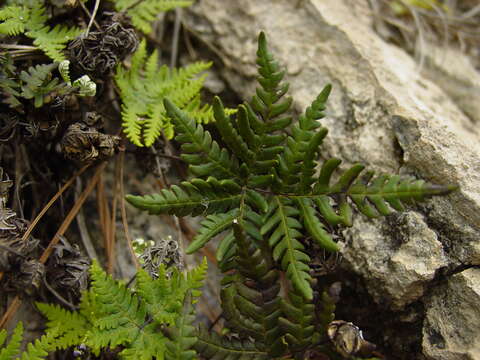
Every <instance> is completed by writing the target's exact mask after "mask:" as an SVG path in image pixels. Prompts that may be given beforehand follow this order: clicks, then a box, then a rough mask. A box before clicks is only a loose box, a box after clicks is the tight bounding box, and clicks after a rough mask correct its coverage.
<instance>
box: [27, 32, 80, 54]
mask: <svg viewBox="0 0 480 360" xmlns="http://www.w3.org/2000/svg"><path fill="white" fill-rule="evenodd" d="M81 32H82V30H81V29H78V28H68V27H66V26H62V25H57V26H55V27H54V28H53V29H50V28H49V27H47V26H45V27H43V28H41V29H39V30H31V31H27V32H26V33H25V35H27V36H28V37H31V38H33V39H34V40H33V44H34V45H35V46H37V47H38V48H39V49H41V50H43V52H44V53H45V54H47V55H48V56H49V57H50V58H51V59H53V60H54V61H58V62H60V61H63V60H65V55H64V54H63V53H62V50H63V49H64V48H65V44H66V43H67V42H69V41H70V40H73V39H75V38H76V37H77V36H78V35H80V33H81Z"/></svg>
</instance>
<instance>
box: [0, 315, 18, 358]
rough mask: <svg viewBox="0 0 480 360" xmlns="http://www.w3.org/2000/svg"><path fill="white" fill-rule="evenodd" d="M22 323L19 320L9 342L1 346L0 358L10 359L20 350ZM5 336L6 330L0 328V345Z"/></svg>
mask: <svg viewBox="0 0 480 360" xmlns="http://www.w3.org/2000/svg"><path fill="white" fill-rule="evenodd" d="M22 335H23V324H22V323H21V322H19V323H18V324H17V326H16V327H15V330H14V331H13V335H12V337H11V339H10V342H9V343H8V344H7V345H6V346H3V347H2V348H1V350H0V360H11V359H13V357H14V356H15V355H17V354H18V353H19V352H20V346H21V344H22ZM6 338H7V330H5V329H2V330H0V346H2V345H3V343H4V342H5V339H6Z"/></svg>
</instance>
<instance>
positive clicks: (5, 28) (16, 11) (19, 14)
mask: <svg viewBox="0 0 480 360" xmlns="http://www.w3.org/2000/svg"><path fill="white" fill-rule="evenodd" d="M29 17H30V12H29V10H28V9H27V8H25V7H23V6H15V5H10V6H5V7H3V8H2V9H0V21H3V22H2V23H0V34H6V35H10V36H15V35H18V34H22V33H23V32H24V31H25V23H26V22H27V21H28V19H29Z"/></svg>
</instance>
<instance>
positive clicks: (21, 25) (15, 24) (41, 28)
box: [0, 2, 82, 61]
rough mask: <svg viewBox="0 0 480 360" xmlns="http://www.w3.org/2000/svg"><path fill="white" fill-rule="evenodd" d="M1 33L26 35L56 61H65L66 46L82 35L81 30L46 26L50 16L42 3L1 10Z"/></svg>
mask: <svg viewBox="0 0 480 360" xmlns="http://www.w3.org/2000/svg"><path fill="white" fill-rule="evenodd" d="M0 20H3V22H2V23H1V24H0V33H3V34H8V35H18V34H20V33H25V35H26V36H28V37H30V38H32V39H33V44H34V45H35V46H37V47H38V48H39V49H41V50H42V51H44V52H45V53H46V54H47V55H48V56H49V57H50V58H51V59H53V60H54V61H63V60H65V55H64V54H63V53H62V50H63V49H64V48H65V44H66V43H67V42H69V41H70V40H73V39H74V38H75V37H77V36H78V35H80V33H81V31H82V30H81V29H79V28H68V27H66V26H62V25H57V26H55V27H54V28H53V29H51V28H50V27H49V26H47V25H45V24H46V22H47V20H48V16H47V15H46V14H45V8H44V7H43V5H42V3H41V2H35V3H33V5H31V6H28V5H23V6H7V7H5V8H3V9H1V10H0Z"/></svg>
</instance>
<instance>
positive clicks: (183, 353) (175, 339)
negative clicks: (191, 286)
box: [165, 291, 197, 360]
mask: <svg viewBox="0 0 480 360" xmlns="http://www.w3.org/2000/svg"><path fill="white" fill-rule="evenodd" d="M194 321H195V315H194V311H193V306H192V294H191V292H190V291H189V292H187V294H186V295H185V300H184V303H183V308H182V313H181V314H180V316H178V317H177V320H176V322H175V327H174V328H167V329H166V330H165V332H166V333H167V334H166V335H167V336H168V338H169V340H170V341H167V344H166V346H167V351H166V352H165V359H166V360H192V359H195V358H196V355H197V354H196V351H195V350H193V349H192V347H193V346H194V345H195V343H196V342H197V338H196V337H195V335H194V334H195V327H194V326H193V325H192V324H193V322H194Z"/></svg>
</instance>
